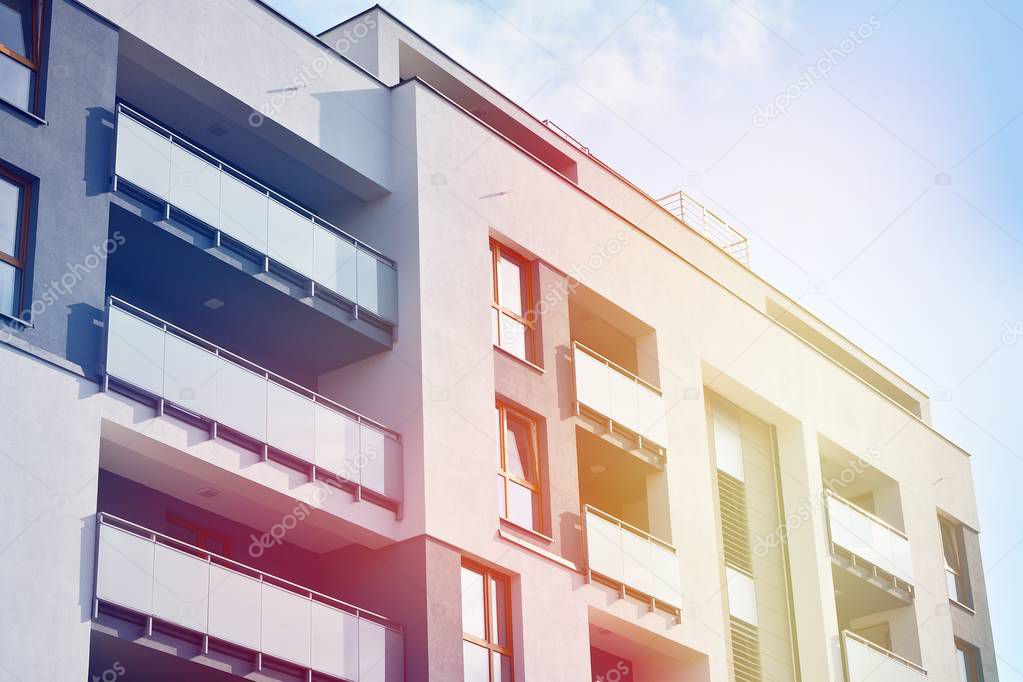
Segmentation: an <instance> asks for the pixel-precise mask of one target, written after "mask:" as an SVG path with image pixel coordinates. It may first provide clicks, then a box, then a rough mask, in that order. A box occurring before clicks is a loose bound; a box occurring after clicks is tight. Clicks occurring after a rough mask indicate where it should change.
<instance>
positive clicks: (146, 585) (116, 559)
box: [96, 525, 153, 615]
mask: <svg viewBox="0 0 1023 682" xmlns="http://www.w3.org/2000/svg"><path fill="white" fill-rule="evenodd" d="M97 570H98V571H99V574H98V576H97V579H96V596H97V597H98V598H99V599H102V600H104V601H108V602H111V603H113V604H118V605H120V606H123V607H125V608H128V609H131V610H133V611H137V612H139V613H141V614H144V615H149V614H150V613H151V612H152V608H153V543H151V542H150V541H149V540H147V539H145V538H140V537H139V536H137V535H134V534H132V533H129V532H127V531H123V530H121V529H119V528H111V527H110V526H106V525H103V526H100V530H99V565H98V567H97Z"/></svg>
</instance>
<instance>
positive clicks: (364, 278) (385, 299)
mask: <svg viewBox="0 0 1023 682" xmlns="http://www.w3.org/2000/svg"><path fill="white" fill-rule="evenodd" d="M356 262H357V267H358V273H357V275H358V292H359V300H358V303H359V305H360V306H362V307H363V308H365V309H366V310H369V311H371V312H373V313H375V314H376V315H379V316H380V317H382V318H384V319H385V320H389V321H392V322H393V321H395V320H397V317H398V301H397V295H398V281H397V273H395V271H394V268H392V267H391V266H390V265H388V264H387V263H384V262H383V261H381V260H379V259H378V258H377V257H376V256H374V255H372V254H370V253H367V252H365V251H363V250H361V249H360V250H359V251H358V255H357V257H356Z"/></svg>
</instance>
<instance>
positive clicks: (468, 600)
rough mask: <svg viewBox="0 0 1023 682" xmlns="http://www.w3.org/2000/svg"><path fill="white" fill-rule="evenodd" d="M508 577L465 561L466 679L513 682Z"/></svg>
mask: <svg viewBox="0 0 1023 682" xmlns="http://www.w3.org/2000/svg"><path fill="white" fill-rule="evenodd" d="M509 587H510V586H509V583H508V578H506V577H504V576H501V575H498V574H496V573H493V572H491V571H489V570H487V569H485V568H483V567H481V566H476V565H475V564H469V563H463V564H462V658H463V663H464V673H463V680H464V682H511V680H512V643H511V594H510V589H509Z"/></svg>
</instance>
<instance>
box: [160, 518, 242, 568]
mask: <svg viewBox="0 0 1023 682" xmlns="http://www.w3.org/2000/svg"><path fill="white" fill-rule="evenodd" d="M167 523H169V524H171V525H172V526H175V527H176V528H178V529H180V531H181V532H179V533H178V534H177V536H178V538H179V539H180V540H181V541H182V542H187V543H188V544H190V545H192V546H194V547H198V548H199V549H205V550H206V551H207V552H212V553H213V554H219V555H220V556H224V557H230V556H231V541H230V540H229V539H228V537H227V536H226V535H224V534H223V533H217V532H214V531H212V530H210V529H209V528H206V527H204V526H201V525H199V524H198V523H194V522H192V521H189V520H188V519H184V518H182V517H180V516H178V515H177V514H173V513H171V512H167Z"/></svg>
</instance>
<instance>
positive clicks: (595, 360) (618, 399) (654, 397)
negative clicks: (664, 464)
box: [572, 341, 668, 461]
mask: <svg viewBox="0 0 1023 682" xmlns="http://www.w3.org/2000/svg"><path fill="white" fill-rule="evenodd" d="M573 349H574V352H573V356H572V358H573V360H572V364H573V366H574V367H575V399H576V406H577V410H578V412H579V414H580V415H583V416H587V417H590V418H592V419H594V420H596V421H598V422H600V423H602V424H604V426H605V427H606V429H607V431H608V432H620V433H621V434H622V435H625V436H626V437H627V438H629V439H630V440H631V441H632V443H634V444H635V446H636V448H637V450H646V451H652V452H654V453H655V454H656V455H657V459H658V461H659V460H660V459H662V458H663V455H664V449H665V447H666V444H667V442H668V433H667V432H668V429H667V421H666V419H665V408H664V398H663V397H662V395H661V392H660V390H659V389H657V388H656V387H655V386H653V385H651V384H649V383H647V382H646V381H643V380H642V379H640V378H639V377H638V376H636V375H635V374H633V373H631V372H629V371H628V370H626V369H624V368H623V367H621V366H619V365H617V364H615V363H614V362H612V361H611V360H608V359H607V358H605V357H604V356H602V355H600V354H599V353H597V352H595V351H593V350H591V349H589V348H587V347H586V346H584V345H583V344H581V343H579V342H578V341H576V342H575V343H574V344H573Z"/></svg>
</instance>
